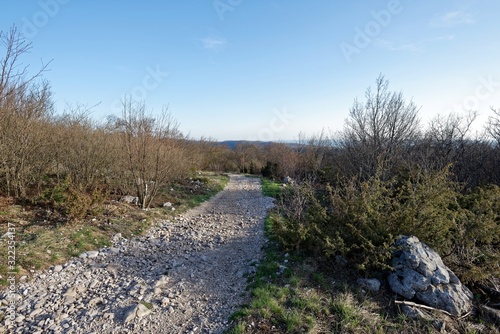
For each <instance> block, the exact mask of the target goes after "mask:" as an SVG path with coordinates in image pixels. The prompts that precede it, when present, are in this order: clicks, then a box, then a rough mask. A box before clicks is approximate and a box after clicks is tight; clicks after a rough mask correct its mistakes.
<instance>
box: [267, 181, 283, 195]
mask: <svg viewBox="0 0 500 334" xmlns="http://www.w3.org/2000/svg"><path fill="white" fill-rule="evenodd" d="M281 187H282V184H281V183H278V182H276V181H273V180H270V179H266V178H262V193H263V194H264V196H269V197H274V198H279V197H280V195H281Z"/></svg>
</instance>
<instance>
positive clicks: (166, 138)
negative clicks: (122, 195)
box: [113, 98, 186, 208]
mask: <svg viewBox="0 0 500 334" xmlns="http://www.w3.org/2000/svg"><path fill="white" fill-rule="evenodd" d="M122 108H123V109H122V117H121V118H115V119H114V120H113V122H114V124H115V126H116V129H117V130H118V131H119V132H120V134H121V136H122V142H123V145H124V149H125V154H126V167H127V173H129V177H128V179H131V181H132V182H131V183H132V184H133V186H134V187H135V191H136V193H137V196H138V198H139V204H140V206H141V207H142V208H148V207H149V206H150V205H151V203H152V201H153V199H154V197H155V196H156V194H157V192H158V190H159V189H160V187H162V186H164V185H165V184H166V183H167V182H168V181H169V180H172V179H173V178H174V173H177V172H178V170H179V168H180V166H182V163H183V161H185V160H186V159H185V157H184V152H183V150H182V148H181V147H180V146H179V140H180V138H181V137H182V134H181V133H180V131H179V129H178V127H179V124H178V123H177V121H175V120H174V119H173V117H172V115H171V114H170V113H169V112H168V108H167V107H164V108H163V110H162V113H161V114H160V115H159V116H158V117H156V118H155V117H153V116H152V115H151V114H148V113H147V112H146V105H145V104H144V103H143V102H140V103H137V102H134V101H133V100H132V99H131V98H128V99H125V100H124V101H122Z"/></svg>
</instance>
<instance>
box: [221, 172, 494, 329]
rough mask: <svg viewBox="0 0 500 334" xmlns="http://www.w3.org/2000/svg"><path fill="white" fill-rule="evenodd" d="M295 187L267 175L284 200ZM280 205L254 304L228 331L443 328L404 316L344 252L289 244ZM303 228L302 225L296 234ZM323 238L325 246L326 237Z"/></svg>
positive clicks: (472, 322) (253, 282) (465, 323)
mask: <svg viewBox="0 0 500 334" xmlns="http://www.w3.org/2000/svg"><path fill="white" fill-rule="evenodd" d="M291 187H293V186H290V185H287V186H283V185H282V184H280V183H276V182H271V181H269V180H263V192H264V193H268V192H269V191H270V190H271V189H276V188H278V189H280V191H282V196H281V198H282V199H283V198H285V196H286V195H285V194H286V193H287V192H290V188H291ZM285 201H286V200H285ZM280 210H281V209H280V206H278V208H277V210H274V211H273V212H271V214H270V216H269V217H268V219H267V220H266V231H267V235H268V238H269V240H270V242H269V243H268V244H267V246H266V256H265V259H264V260H263V262H262V263H261V264H260V265H259V266H258V269H257V272H256V274H255V276H253V277H251V278H250V280H249V282H250V283H249V289H250V291H251V300H250V303H249V304H248V305H245V306H244V307H243V308H242V309H241V310H240V311H238V312H236V313H235V314H234V315H233V317H232V320H233V324H232V327H231V329H230V330H229V331H228V333H233V334H237V333H238V334H240V333H438V332H439V330H438V329H437V328H436V323H432V322H422V321H417V320H412V319H410V318H407V317H406V316H404V315H403V314H402V313H401V312H400V310H399V308H398V306H397V305H396V304H394V298H393V294H392V293H391V292H390V291H389V289H388V287H386V286H384V285H383V286H382V288H381V290H380V291H379V292H370V291H365V290H363V289H362V288H360V286H359V285H357V284H355V282H356V280H357V278H359V277H362V276H361V275H360V270H359V267H358V268H356V267H353V266H350V264H349V263H350V262H347V261H346V260H345V258H344V257H342V256H338V257H333V258H332V257H331V256H329V254H328V253H326V252H325V253H323V254H322V253H321V252H317V251H316V250H317V248H318V247H320V246H319V245H315V246H314V247H311V246H312V244H309V246H305V245H307V243H306V244H304V245H300V246H297V244H293V245H291V244H290V243H288V242H287V241H289V240H291V237H290V233H292V232H291V231H284V230H283V227H282V226H280V225H281V224H283V221H284V219H286V218H285V217H284V216H283V212H280ZM360 211H361V210H360ZM295 227H297V226H295ZM300 230H301V229H300V228H298V229H297V232H296V233H300V232H298V231H300ZM302 231H303V229H302ZM311 241H312V240H311ZM316 242H319V240H316ZM319 243H320V244H321V245H324V242H319ZM291 246H292V247H291ZM358 250H359V248H358ZM360 252H362V251H361V250H360ZM370 256H373V254H371V255H370ZM360 257H361V256H360ZM356 258H357V257H356ZM350 260H351V261H352V257H350ZM358 265H359V263H358ZM384 265H385V263H384ZM372 274H373V272H372ZM379 275H382V274H381V273H379ZM434 316H435V318H436V319H442V320H444V321H446V322H447V324H448V327H447V329H448V330H450V329H451V330H455V331H457V332H460V333H479V332H482V333H496V332H497V330H496V329H495V327H494V325H493V324H484V323H483V321H482V320H481V319H480V318H479V317H478V316H477V315H476V316H469V317H468V318H464V319H460V320H455V319H449V318H446V317H443V316H442V315H440V314H439V313H436V314H434Z"/></svg>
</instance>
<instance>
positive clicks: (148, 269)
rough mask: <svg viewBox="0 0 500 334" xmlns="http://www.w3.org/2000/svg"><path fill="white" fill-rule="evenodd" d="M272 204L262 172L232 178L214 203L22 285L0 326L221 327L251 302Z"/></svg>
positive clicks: (23, 329) (94, 329)
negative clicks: (249, 287) (249, 286)
mask: <svg viewBox="0 0 500 334" xmlns="http://www.w3.org/2000/svg"><path fill="white" fill-rule="evenodd" d="M272 205H273V204H272V199H270V198H268V197H263V196H262V194H261V186H260V180H259V179H258V178H246V177H244V176H239V175H231V179H230V182H229V183H228V185H227V187H226V188H225V189H224V191H222V192H221V193H219V194H217V195H216V196H215V197H214V198H212V199H211V200H210V201H208V202H206V203H204V204H202V205H201V206H200V207H198V208H195V209H193V210H191V211H189V212H188V213H186V214H185V215H183V216H179V217H177V218H175V219H174V220H172V221H168V220H165V221H160V222H159V223H158V224H157V225H155V226H154V227H152V228H151V230H150V231H149V232H148V233H147V234H146V235H145V236H142V237H140V238H136V239H131V240H127V239H124V238H121V236H115V237H114V238H113V246H112V247H109V248H105V249H101V250H100V251H94V252H87V253H85V254H83V255H82V256H81V257H80V258H78V259H74V260H72V261H70V262H68V263H66V264H65V265H63V266H55V267H53V268H52V269H51V270H49V271H46V272H43V273H40V274H39V275H37V277H36V278H35V279H33V280H32V281H31V282H29V283H20V284H18V291H19V295H17V298H18V299H19V300H18V302H17V306H18V308H17V311H16V320H15V322H14V323H9V320H4V321H3V322H2V324H0V332H2V330H3V331H4V332H5V331H7V332H11V333H175V334H177V333H221V332H222V331H224V330H225V329H226V328H227V321H228V317H229V316H230V315H231V314H232V313H233V312H234V311H236V310H237V309H238V308H239V306H240V305H241V304H243V303H245V302H246V301H247V298H248V295H247V293H246V292H245V287H246V281H247V278H246V276H247V275H248V274H252V273H253V272H254V270H255V265H256V263H257V262H258V261H259V259H260V258H261V256H262V255H263V254H262V251H261V249H262V246H263V244H264V243H265V238H264V232H263V221H264V218H265V216H266V215H267V211H268V209H269V208H271V207H272ZM4 298H5V296H4ZM2 302H3V306H2V307H3V308H4V309H5V307H6V302H7V301H6V300H3V301H2Z"/></svg>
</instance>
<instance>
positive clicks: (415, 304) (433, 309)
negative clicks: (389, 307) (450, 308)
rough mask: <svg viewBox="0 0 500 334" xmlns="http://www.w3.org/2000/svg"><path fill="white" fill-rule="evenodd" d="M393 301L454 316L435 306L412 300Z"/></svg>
mask: <svg viewBox="0 0 500 334" xmlns="http://www.w3.org/2000/svg"><path fill="white" fill-rule="evenodd" d="M394 303H396V304H403V305H407V306H413V307H418V308H423V309H426V310H431V311H438V312H441V313H444V314H446V315H448V316H450V317H453V318H454V317H455V316H454V315H453V314H451V313H450V312H447V311H444V310H440V309H437V308H434V307H430V306H427V305H422V304H417V303H414V302H408V301H405V300H396V301H394Z"/></svg>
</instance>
